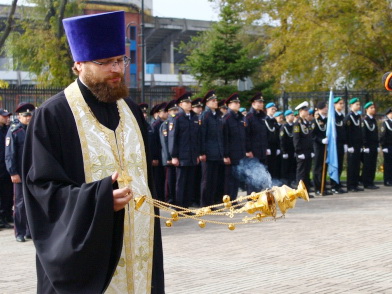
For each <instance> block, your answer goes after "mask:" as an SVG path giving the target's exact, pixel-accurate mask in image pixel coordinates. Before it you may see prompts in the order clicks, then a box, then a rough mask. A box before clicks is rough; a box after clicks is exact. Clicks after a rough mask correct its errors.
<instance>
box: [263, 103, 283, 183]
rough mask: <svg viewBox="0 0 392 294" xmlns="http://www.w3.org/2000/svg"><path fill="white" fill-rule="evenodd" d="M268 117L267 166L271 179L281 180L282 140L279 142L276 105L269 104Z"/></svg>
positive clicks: (266, 121)
mask: <svg viewBox="0 0 392 294" xmlns="http://www.w3.org/2000/svg"><path fill="white" fill-rule="evenodd" d="M265 108H266V110H267V116H266V118H265V125H266V127H267V137H268V148H267V153H266V154H267V165H268V171H269V173H270V174H271V178H273V179H279V177H280V170H279V169H280V167H279V162H278V161H279V159H278V156H279V155H280V149H279V148H280V140H279V126H278V124H277V122H276V119H275V118H274V114H275V112H276V106H275V103H272V102H270V103H268V104H267V105H266V107H265Z"/></svg>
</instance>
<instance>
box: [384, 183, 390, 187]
mask: <svg viewBox="0 0 392 294" xmlns="http://www.w3.org/2000/svg"><path fill="white" fill-rule="evenodd" d="M384 186H386V187H392V182H386V183H385V184H384Z"/></svg>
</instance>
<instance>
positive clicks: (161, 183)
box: [151, 102, 167, 201]
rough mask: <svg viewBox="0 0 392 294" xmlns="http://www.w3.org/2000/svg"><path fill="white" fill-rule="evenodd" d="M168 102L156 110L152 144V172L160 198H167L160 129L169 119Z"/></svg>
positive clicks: (158, 197)
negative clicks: (166, 109)
mask: <svg viewBox="0 0 392 294" xmlns="http://www.w3.org/2000/svg"><path fill="white" fill-rule="evenodd" d="M166 105H167V103H166V102H163V103H161V104H160V105H159V106H158V107H157V108H156V111H157V113H158V116H157V119H156V120H155V121H154V122H153V123H152V125H151V127H152V130H153V144H151V145H152V146H151V148H152V149H151V154H152V173H153V176H154V183H155V192H156V195H157V199H158V200H162V201H164V200H165V168H164V167H163V164H162V145H161V140H160V138H159V134H160V133H159V129H160V127H161V125H162V123H163V122H164V121H165V120H166V119H167V112H166V111H165V107H166Z"/></svg>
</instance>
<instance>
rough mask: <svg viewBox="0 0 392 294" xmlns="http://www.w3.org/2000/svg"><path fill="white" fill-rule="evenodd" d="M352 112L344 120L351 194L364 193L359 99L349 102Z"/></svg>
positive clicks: (348, 184)
mask: <svg viewBox="0 0 392 294" xmlns="http://www.w3.org/2000/svg"><path fill="white" fill-rule="evenodd" d="M349 105H350V108H351V111H350V112H349V113H348V114H347V116H346V117H345V118H344V121H343V124H344V125H345V127H346V136H347V147H348V148H347V190H348V191H349V192H359V191H363V189H362V188H359V187H358V185H359V171H360V164H361V149H362V146H363V139H362V127H361V124H362V120H361V116H360V115H359V114H358V111H359V110H360V108H361V103H360V102H359V99H358V98H352V99H351V100H350V101H349Z"/></svg>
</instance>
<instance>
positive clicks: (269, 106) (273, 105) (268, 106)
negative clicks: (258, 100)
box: [265, 102, 276, 109]
mask: <svg viewBox="0 0 392 294" xmlns="http://www.w3.org/2000/svg"><path fill="white" fill-rule="evenodd" d="M271 107H276V105H275V103H274V102H270V103H268V104H267V105H266V106H265V108H266V109H268V108H271Z"/></svg>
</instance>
